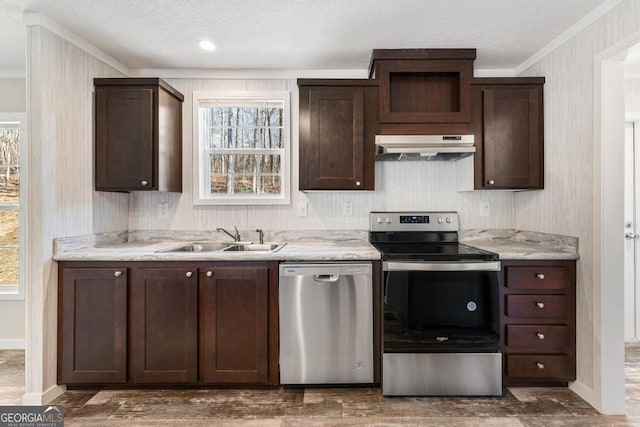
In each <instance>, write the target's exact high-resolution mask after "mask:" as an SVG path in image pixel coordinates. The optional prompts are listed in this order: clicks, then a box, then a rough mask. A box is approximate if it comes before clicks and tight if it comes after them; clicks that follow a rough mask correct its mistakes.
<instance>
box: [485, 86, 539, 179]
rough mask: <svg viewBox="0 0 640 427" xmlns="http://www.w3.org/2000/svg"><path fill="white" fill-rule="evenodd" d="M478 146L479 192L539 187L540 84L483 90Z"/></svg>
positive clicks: (486, 88)
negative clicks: (481, 190) (479, 146)
mask: <svg viewBox="0 0 640 427" xmlns="http://www.w3.org/2000/svg"><path fill="white" fill-rule="evenodd" d="M480 90H481V95H480V96H481V101H480V102H481V107H480V106H477V108H479V109H481V112H482V113H481V114H482V120H481V125H480V126H481V129H476V145H480V144H481V146H482V147H481V150H478V152H477V156H478V160H477V161H476V184H475V187H476V188H479V189H491V188H496V189H541V188H543V178H544V176H543V175H544V174H543V161H544V155H543V147H544V135H543V110H542V85H536V86H510V85H505V86H500V85H496V86H495V87H487V86H485V87H483V88H482V89H480Z"/></svg>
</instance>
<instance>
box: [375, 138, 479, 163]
mask: <svg viewBox="0 0 640 427" xmlns="http://www.w3.org/2000/svg"><path fill="white" fill-rule="evenodd" d="M473 142H474V137H473V135H376V146H377V147H378V150H377V153H378V154H377V155H376V160H458V159H461V158H463V157H467V156H470V155H472V154H473V153H475V151H476V148H475V147H474V146H473Z"/></svg>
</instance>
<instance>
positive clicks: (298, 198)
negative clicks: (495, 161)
mask: <svg viewBox="0 0 640 427" xmlns="http://www.w3.org/2000/svg"><path fill="white" fill-rule="evenodd" d="M167 82H168V83H169V84H171V85H172V86H174V87H175V88H176V89H178V90H179V91H180V92H182V94H184V96H185V102H184V106H183V192H182V194H174V193H155V192H154V193H145V192H136V193H131V196H130V203H129V230H211V229H215V228H216V227H225V228H226V227H233V226H234V225H237V226H238V228H239V229H241V230H248V229H255V228H262V229H265V230H345V229H349V230H350V229H367V228H368V226H369V225H368V224H369V217H368V215H369V212H370V211H373V210H457V211H458V212H459V213H460V221H461V227H462V228H513V227H514V205H513V200H514V196H513V193H512V192H499V191H498V192H496V191H475V192H458V191H457V184H456V179H457V172H456V164H455V162H441V161H436V162H427V161H405V162H398V161H396V162H376V191H373V192H310V193H302V192H300V191H298V119H297V118H298V89H297V86H296V81H295V80H293V79H289V80H276V79H274V80H259V79H256V80H225V79H172V80H167ZM194 90H288V91H290V92H291V116H292V117H291V134H292V135H291V155H292V156H291V187H292V190H291V204H290V205H278V206H194V205H193V204H192V166H191V165H192V158H193V155H192V147H193V141H192V111H191V109H192V93H193V91H194ZM481 201H488V202H489V203H490V205H491V209H490V210H491V212H490V213H491V215H490V216H487V217H480V216H479V208H478V207H479V203H480V202H481ZM159 202H167V203H168V205H169V215H168V216H167V217H165V218H161V217H160V215H159V209H158V203H159ZM305 202H306V203H307V206H308V209H307V210H308V215H307V216H298V215H297V207H298V206H299V204H300V203H305ZM345 202H351V204H352V208H353V209H352V210H353V213H352V216H344V215H343V205H344V203H345Z"/></svg>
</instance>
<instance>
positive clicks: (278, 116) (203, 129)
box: [193, 91, 290, 205]
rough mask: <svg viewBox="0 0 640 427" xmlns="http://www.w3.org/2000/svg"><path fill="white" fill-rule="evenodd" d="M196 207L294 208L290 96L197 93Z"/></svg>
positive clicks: (195, 136) (194, 106)
mask: <svg viewBox="0 0 640 427" xmlns="http://www.w3.org/2000/svg"><path fill="white" fill-rule="evenodd" d="M193 117H194V126H193V129H194V135H193V140H194V154H195V155H194V204H196V205H207V204H212V205H213V204H226V205H261V204H288V203H289V181H290V177H289V145H290V144H289V140H290V137H289V135H290V124H289V117H290V112H289V92H282V91H262V92H256V91H246V92H245V91H242V92H194V94H193Z"/></svg>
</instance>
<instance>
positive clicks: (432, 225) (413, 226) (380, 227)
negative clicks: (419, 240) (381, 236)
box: [369, 211, 458, 231]
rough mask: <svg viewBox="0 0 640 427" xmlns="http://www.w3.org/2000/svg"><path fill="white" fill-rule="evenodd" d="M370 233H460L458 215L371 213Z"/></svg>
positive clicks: (444, 213) (438, 213)
mask: <svg viewBox="0 0 640 427" xmlns="http://www.w3.org/2000/svg"><path fill="white" fill-rule="evenodd" d="M369 231H458V213H457V212H448V211H446V212H371V213H370V214H369Z"/></svg>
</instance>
